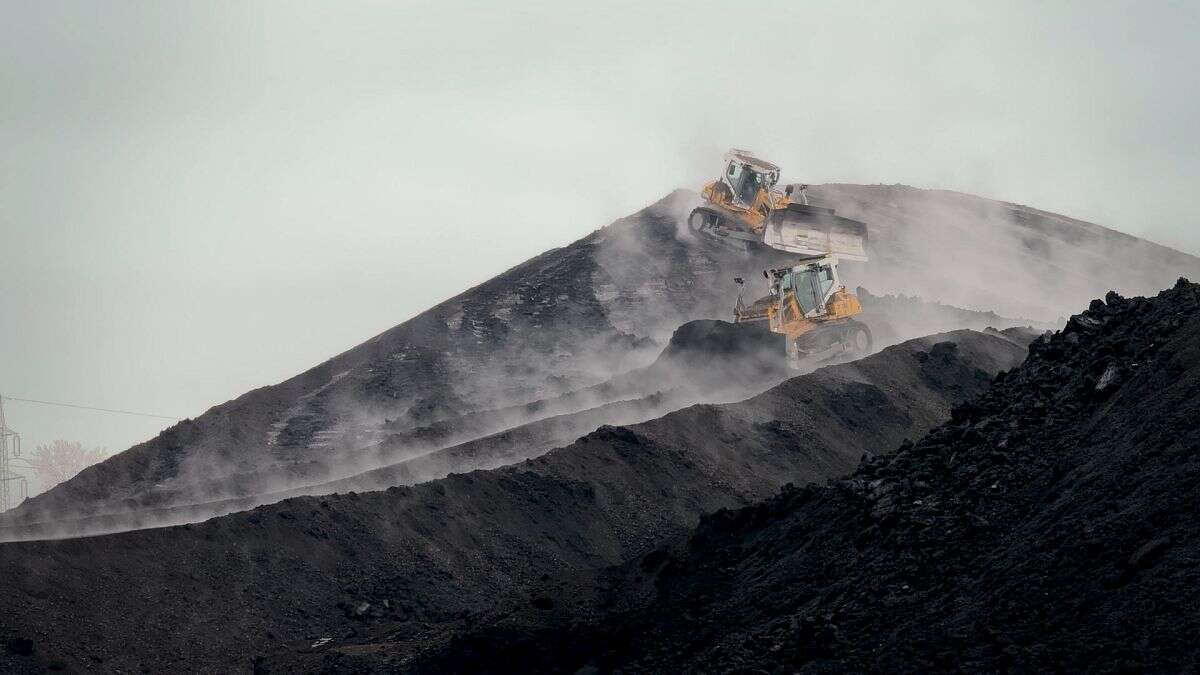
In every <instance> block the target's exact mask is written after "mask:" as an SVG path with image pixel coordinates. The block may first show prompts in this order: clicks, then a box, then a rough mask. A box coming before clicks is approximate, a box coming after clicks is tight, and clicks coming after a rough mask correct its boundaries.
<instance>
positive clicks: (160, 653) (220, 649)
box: [0, 331, 1026, 672]
mask: <svg viewBox="0 0 1200 675" xmlns="http://www.w3.org/2000/svg"><path fill="white" fill-rule="evenodd" d="M1025 352H1026V347H1025V345H1024V344H1023V343H1022V342H1021V340H1020V339H1010V338H1009V337H1008V336H1007V335H1004V334H1000V333H977V332H971V331H959V332H955V333H950V334H945V335H940V336H934V337H930V338H924V339H920V340H913V341H910V342H907V343H904V344H901V345H897V346H895V347H891V348H889V349H887V350H884V351H883V352H881V353H879V354H876V355H873V356H871V357H868V358H866V359H863V360H860V361H856V362H853V363H848V364H843V365H838V366H831V367H828V368H824V369H822V370H819V371H817V372H814V373H811V374H809V375H805V376H801V377H797V378H793V379H790V380H788V381H786V382H784V383H783V384H781V385H779V386H777V387H775V388H772V389H771V390H769V391H767V392H765V393H763V394H761V395H760V396H758V397H755V398H753V399H750V400H748V401H745V402H741V403H735V404H727V405H719V406H715V405H699V406H693V407H690V408H686V409H683V410H680V411H677V412H675V413H672V414H670V415H667V416H665V417H662V418H660V419H657V420H653V421H650V422H646V423H643V424H638V425H634V426H631V427H604V428H601V429H599V430H597V431H596V432H594V433H592V434H589V435H587V436H585V437H583V438H581V439H579V440H578V441H576V442H575V443H573V444H571V445H569V446H566V447H563V448H560V449H557V450H554V451H552V452H550V453H547V454H545V455H544V456H542V457H539V458H537V459H533V460H529V461H526V462H522V463H520V464H516V465H513V466H507V467H504V468H501V469H497V470H492V471H475V472H472V473H469V474H465V475H464V474H455V475H452V476H449V477H447V478H445V479H442V480H437V481H432V482H427V483H422V484H420V485H416V486H412V487H398V488H391V489H389V490H387V491H384V492H373V493H365V494H355V493H350V494H340V495H330V496H327V497H301V498H295V499H289V500H286V501H283V502H280V503H277V504H272V505H269V506H263V507H259V508H257V509H254V510H252V511H246V512H240V513H235V514H231V515H227V516H223V517H220V518H214V519H211V520H208V521H206V522H204V523H199V524H194V525H182V526H177V527H168V528H160V529H148V530H139V531H134V532H125V533H121V534H113V535H104V536H95V537H86V538H77V539H67V540H52V541H32V542H21V543H7V544H0V568H2V569H4V570H5V573H4V574H3V575H0V596H3V597H4V598H5V606H4V607H5V608H4V612H2V613H0V644H10V645H14V646H13V647H12V648H10V649H9V650H7V651H3V650H0V672H38V671H39V670H41V669H46V668H63V669H69V670H80V671H87V670H109V671H123V672H136V671H138V670H139V669H145V670H148V671H151V672H186V671H201V672H229V671H233V670H249V669H250V668H251V667H252V666H253V664H255V663H257V664H258V667H259V669H260V670H261V669H271V670H274V671H276V672H293V671H305V670H312V669H321V668H324V667H325V665H324V664H325V660H326V659H332V660H337V659H339V658H343V657H344V658H346V659H348V660H347V661H346V662H347V663H350V662H352V661H353V660H354V659H355V658H358V657H355V656H351V655H353V654H367V657H363V658H371V659H374V661H372V663H375V664H376V665H380V666H381V667H382V666H386V665H387V664H394V665H395V664H399V665H402V664H403V663H404V662H405V659H407V658H409V656H410V655H411V654H412V653H414V652H418V651H421V650H422V649H428V648H430V647H431V646H435V645H438V644H443V643H444V642H445V640H446V639H449V638H450V637H452V636H454V635H457V634H459V633H461V632H462V631H463V630H466V629H468V628H469V627H470V626H472V625H474V624H475V623H476V622H477V621H479V620H480V619H481V618H482V617H483V616H485V615H490V614H492V613H493V612H499V611H511V609H510V610H503V609H502V608H504V607H509V608H512V607H514V606H515V607H521V606H524V605H525V604H526V603H527V598H526V594H525V591H524V590H523V589H525V588H527V587H528V586H529V585H530V584H533V583H535V582H537V581H538V580H539V579H541V578H542V577H543V576H551V577H553V576H558V575H568V576H569V575H571V574H575V573H581V572H582V571H585V570H588V569H598V568H605V567H608V566H612V565H618V564H620V563H622V562H624V561H627V560H636V559H639V558H641V557H642V556H644V555H646V554H648V553H650V552H651V551H653V550H654V549H656V548H658V547H660V546H661V545H662V544H663V543H664V542H666V541H670V540H672V539H673V538H675V537H679V536H683V535H684V534H685V533H686V532H687V531H688V530H689V529H690V528H692V527H695V525H696V524H697V523H698V522H699V518H700V516H701V515H702V514H704V513H708V512H712V511H715V510H717V509H721V508H728V507H739V506H745V505H748V504H751V503H753V502H755V501H757V500H761V499H764V498H766V497H768V496H770V495H771V494H774V493H775V492H777V491H778V490H779V488H780V487H781V486H782V485H783V484H785V483H788V482H796V483H806V482H809V481H824V480H827V479H828V478H831V477H834V476H839V475H844V474H845V473H846V472H848V471H850V470H852V469H853V468H854V467H855V466H856V465H857V464H858V462H859V459H860V457H861V456H862V454H863V452H864V451H865V450H866V449H867V448H871V447H895V446H896V445H898V444H899V443H900V442H901V441H902V440H903V439H904V438H917V437H919V436H920V435H921V434H923V433H924V432H925V431H927V430H929V429H931V428H933V427H934V426H936V425H937V424H939V423H940V422H941V421H943V420H945V419H946V418H947V416H948V415H949V413H950V410H951V408H952V407H953V406H954V405H956V404H959V403H962V402H963V401H965V400H968V399H970V398H972V397H974V396H977V395H978V394H979V393H981V392H982V391H983V390H984V389H985V388H986V387H987V386H988V384H989V383H990V381H991V378H992V376H993V375H994V374H995V373H997V372H999V371H1001V370H1004V369H1007V368H1011V367H1013V366H1015V365H1016V364H1017V363H1019V362H1020V360H1021V359H1022V358H1024V354H1025ZM81 626H82V627H86V628H84V629H82V630H81V628H80V627H81ZM324 638H329V639H328V640H325V639H324ZM314 645H316V646H314Z"/></svg>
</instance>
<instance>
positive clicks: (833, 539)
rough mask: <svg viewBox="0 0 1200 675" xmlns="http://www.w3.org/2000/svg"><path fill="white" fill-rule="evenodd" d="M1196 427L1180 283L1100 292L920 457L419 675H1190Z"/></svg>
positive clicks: (839, 484)
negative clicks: (518, 670) (1125, 293)
mask: <svg viewBox="0 0 1200 675" xmlns="http://www.w3.org/2000/svg"><path fill="white" fill-rule="evenodd" d="M1198 415H1200V286H1198V285H1196V284H1191V283H1188V282H1186V281H1184V280H1180V282H1179V283H1178V284H1177V285H1176V286H1175V287H1174V288H1172V289H1170V290H1167V291H1164V292H1162V293H1161V294H1159V295H1158V296H1157V297H1154V298H1151V299H1147V298H1131V299H1126V298H1122V297H1121V296H1119V295H1117V294H1115V293H1110V294H1109V295H1108V296H1107V297H1106V298H1105V299H1104V300H1103V301H1101V300H1096V301H1093V302H1092V304H1091V306H1090V307H1089V308H1088V310H1087V311H1085V312H1083V313H1082V314H1079V315H1076V316H1073V317H1071V319H1070V320H1069V322H1068V324H1067V326H1066V327H1065V328H1064V329H1063V330H1062V331H1061V332H1059V333H1057V334H1054V335H1053V336H1052V337H1043V338H1040V339H1038V340H1037V341H1036V342H1034V343H1033V345H1032V346H1031V349H1030V354H1029V358H1028V359H1027V360H1026V362H1025V363H1024V364H1023V365H1022V366H1020V367H1018V368H1016V369H1013V370H1011V371H1009V372H1007V373H1004V374H1001V375H999V376H997V378H996V380H995V383H994V384H993V386H992V387H991V388H990V389H989V390H988V391H987V392H986V393H984V394H983V395H982V396H979V397H977V398H974V399H973V400H971V401H970V402H968V403H965V404H963V405H960V406H957V407H956V408H955V409H954V411H953V412H952V416H951V420H950V421H948V422H947V423H945V424H943V425H942V426H940V427H938V428H936V429H934V430H933V431H931V432H930V433H929V434H928V435H926V436H925V437H924V438H922V439H921V440H919V441H918V442H916V443H904V444H902V445H901V446H900V447H899V449H898V450H897V451H896V452H895V453H894V454H891V455H881V456H876V457H872V458H867V459H864V461H863V462H862V464H861V465H860V466H859V468H858V469H857V471H855V472H854V473H853V474H852V475H851V476H850V477H848V478H846V479H843V480H839V481H836V482H832V483H830V484H829V485H828V486H825V487H817V486H807V487H801V488H798V487H788V488H785V489H784V490H783V491H782V492H781V493H780V494H779V495H778V496H776V497H774V498H771V499H769V500H767V501H765V502H763V503H761V504H757V505H754V506H751V507H749V508H745V509H740V510H732V511H729V510H726V511H720V512H717V513H715V514H713V515H711V516H708V517H706V518H704V519H703V520H702V522H701V524H700V525H699V527H698V528H697V529H696V530H695V531H694V532H693V533H692V534H691V535H690V537H688V538H687V539H686V540H680V541H679V542H677V543H676V544H675V545H673V546H668V547H665V548H663V549H660V550H659V551H657V552H656V553H655V554H653V555H650V556H646V557H644V558H643V559H642V560H640V561H636V562H633V563H630V564H627V565H624V566H621V567H617V568H613V569H610V570H608V571H606V572H603V573H600V574H597V575H594V576H592V577H589V578H587V579H583V580H580V579H563V580H561V581H555V580H551V581H548V582H546V584H545V585H544V586H543V587H541V588H539V589H537V590H536V591H534V592H533V593H532V595H533V596H536V597H545V598H548V599H549V601H552V602H554V603H555V609H554V610H553V611H545V610H537V609H536V608H531V609H526V610H523V611H522V612H518V613H515V614H513V615H509V616H506V617H497V618H494V619H493V620H492V621H491V622H490V623H489V624H487V625H486V626H481V627H478V628H477V629H476V630H475V631H473V632H472V633H470V634H469V635H467V636H464V637H461V638H460V639H458V640H457V641H455V642H454V643H453V644H452V645H450V646H448V647H446V648H444V649H440V650H432V651H431V652H430V653H427V654H426V655H425V657H424V660H423V661H421V667H420V668H418V670H422V669H423V670H426V671H433V670H438V669H446V670H455V669H462V668H483V669H485V670H486V669H488V667H489V666H488V664H498V663H513V662H520V663H524V664H529V667H530V669H532V670H542V671H547V672H575V671H577V670H579V669H581V668H582V669H585V670H587V671H589V672H597V671H601V672H602V671H607V670H611V669H619V670H622V671H625V672H664V671H689V670H704V671H713V672H811V673H818V672H820V673H827V672H845V673H850V672H1192V671H1195V670H1196V669H1197V667H1198V666H1200V646H1197V644H1196V642H1195V635H1197V634H1198V631H1200V613H1198V612H1197V611H1196V608H1197V607H1200V584H1198V583H1197V582H1198V581H1200V572H1198V569H1200V568H1198V567H1197V565H1196V561H1197V560H1198V559H1200V545H1198V544H1197V542H1198V541H1200V526H1198V524H1197V520H1196V513H1197V512H1198V509H1200V492H1197V490H1196V489H1195V486H1196V485H1197V481H1198V480H1200V431H1198V429H1197V426H1196V424H1195V420H1196V419H1197V416H1198ZM545 605H546V601H544V602H543V606H545Z"/></svg>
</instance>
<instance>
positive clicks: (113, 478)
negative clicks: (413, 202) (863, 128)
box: [0, 185, 1200, 523]
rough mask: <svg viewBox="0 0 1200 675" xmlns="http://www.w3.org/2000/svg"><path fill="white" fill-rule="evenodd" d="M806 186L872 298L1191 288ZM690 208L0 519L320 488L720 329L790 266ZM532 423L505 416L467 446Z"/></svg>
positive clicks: (943, 205) (659, 208)
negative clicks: (852, 246) (369, 462)
mask: <svg viewBox="0 0 1200 675" xmlns="http://www.w3.org/2000/svg"><path fill="white" fill-rule="evenodd" d="M810 194H811V195H812V197H813V199H814V200H815V201H817V202H819V203H822V204H825V205H828V206H833V207H835V208H837V209H838V210H839V212H841V213H843V214H844V215H847V216H850V217H854V218H859V219H861V220H863V221H864V222H867V223H869V224H870V227H871V237H870V241H869V244H868V245H869V247H870V255H871V262H870V263H868V264H855V263H846V264H845V268H844V269H843V270H842V272H843V274H842V276H843V279H844V280H845V281H846V283H847V284H849V285H850V286H851V287H853V286H858V285H863V286H866V287H868V288H870V289H872V291H873V292H875V293H878V294H884V295H886V294H897V293H904V294H908V295H917V296H920V297H922V298H924V299H926V300H932V301H940V302H944V303H948V304H952V305H955V306H958V307H965V308H969V309H982V310H995V311H998V312H1000V313H1001V314H1004V315H1006V316H1018V317H1028V318H1031V319H1036V320H1045V321H1054V320H1056V319H1057V318H1058V317H1060V316H1065V315H1066V314H1068V313H1070V312H1072V311H1074V309H1075V308H1076V307H1078V306H1079V305H1080V304H1082V303H1084V302H1086V301H1087V299H1088V298H1092V297H1095V296H1096V295H1098V294H1101V293H1103V292H1104V291H1105V290H1108V289H1112V288H1115V289H1117V290H1119V291H1122V292H1127V293H1147V292H1151V291H1153V290H1157V289H1159V288H1162V287H1164V286H1165V285H1168V284H1170V283H1171V282H1172V281H1173V280H1174V279H1175V278H1176V277H1178V276H1181V275H1192V276H1193V277H1195V276H1200V259H1197V258H1195V257H1193V256H1189V255H1185V254H1183V253H1180V252H1178V251H1173V250H1171V249H1168V248H1165V247H1162V246H1157V245H1154V244H1152V243H1150V242H1146V241H1143V240H1140V239H1136V238H1134V237H1129V236H1127V235H1123V234H1120V233H1118V232H1115V231H1113V230H1108V229H1105V228H1103V227H1099V226H1097V225H1093V224H1090V223H1085V222H1081V221H1078V220H1072V219H1070V218H1066V217H1064V216H1060V215H1056V214H1053V213H1047V212H1044V211H1038V210H1036V209H1031V208H1028V207H1023V206H1018V205H1014V204H1007V203H1004V202H996V201H992V200H987V199H982V198H979V197H972V196H970V195H963V194H956V193H950V192H945V191H937V190H918V189H915V188H909V187H905V186H863V185H822V186H815V187H814V188H813V189H812V190H811V191H810ZM698 199H699V197H698V195H696V194H695V193H691V192H686V191H682V190H681V191H677V192H675V193H672V194H671V195H668V196H667V197H665V198H664V199H662V200H660V201H658V202H656V203H654V204H652V205H650V206H648V207H647V208H645V209H643V210H641V211H639V212H637V213H635V214H632V215H630V216H629V217H626V218H622V219H620V220H618V221H616V222H614V223H612V224H611V225H609V226H607V227H604V228H601V229H599V230H597V231H595V232H593V233H591V234H589V235H587V236H585V237H583V238H581V239H579V240H578V241H575V242H573V243H570V244H568V245H566V246H563V247H561V248H557V249H553V250H550V251H547V252H546V253H544V254H542V255H539V256H537V257H535V258H533V259H531V260H529V261H526V262H524V263H522V264H520V265H518V266H516V267H514V268H512V269H510V270H508V271H506V272H504V273H503V274H500V275H497V276H496V277H495V278H493V279H490V280H488V281H486V282H484V283H482V284H480V285H479V286H476V287H475V288H472V289H469V290H467V291H465V292H463V293H462V294H460V295H458V296H456V297H454V298H450V299H448V300H446V301H445V302H442V303H440V304H438V305H436V306H435V307H432V308H430V309H429V310H428V311H426V312H423V313H422V314H420V315H418V316H416V317H413V318H412V319H410V320H408V321H405V322H404V323H402V324H400V325H398V326H396V327H394V328H392V329H389V330H387V331H385V332H383V333H381V334H379V335H377V336H375V337H373V338H371V339H369V340H367V341H366V342H364V343H362V344H361V345H358V346H357V347H354V348H352V349H349V350H347V351H346V352H344V353H342V354H339V355H337V356H334V357H333V358H331V359H329V360H328V361H325V362H324V363H321V364H318V365H316V366H314V367H313V368H311V369H309V370H307V371H305V372H303V373H301V374H299V375H297V376H295V377H293V378H291V379H289V380H286V381H284V382H281V383H279V384H276V385H272V386H269V387H262V388H260V389H256V390H254V391H251V392H248V393H246V394H244V395H243V396H240V397H238V398H237V399H235V400H232V401H229V402H226V403H223V404H221V405H218V406H215V407H213V408H211V409H210V410H208V411H207V412H206V413H204V414H203V415H200V416H199V417H197V418H195V419H190V420H185V421H183V422H181V423H179V424H177V425H175V426H173V427H171V428H169V429H167V430H165V431H163V432H162V434H160V435H159V436H158V437H156V438H154V439H151V440H149V441H147V442H145V443H143V444H140V445H138V446H135V447H133V448H130V449H129V450H127V451H125V452H122V453H120V454H118V455H116V456H115V457H112V458H110V459H108V460H106V461H105V462H103V463H101V464H99V465H97V466H95V467H91V468H89V469H86V470H84V471H83V472H81V473H80V474H79V475H78V476H76V477H75V478H73V479H71V480H69V481H66V482H64V483H62V484H61V485H59V486H56V487H55V488H53V489H52V490H50V491H48V492H47V493H45V494H44V495H39V496H37V497H34V498H33V499H30V500H28V501H27V502H26V503H25V504H23V505H22V506H20V507H18V509H17V510H16V512H15V513H9V514H4V515H3V516H0V520H4V521H7V522H20V523H28V522H35V521H39V520H62V519H64V518H79V517H90V516H95V515H99V514H109V513H119V512H128V511H140V510H147V509H162V508H168V507H172V506H178V505H189V504H196V503H202V502H206V501H213V500H220V499H227V498H237V497H247V496H252V495H259V494H262V493H265V492H271V491H276V490H280V489H285V488H289V487H295V486H298V485H307V484H313V483H319V482H323V481H327V480H332V479H336V478H340V477H343V476H344V475H345V474H344V473H340V472H341V470H342V468H343V467H345V466H347V465H356V464H359V463H361V461H362V459H363V454H364V452H365V453H368V454H369V453H371V452H373V451H374V450H373V449H374V448H375V447H377V446H378V444H379V443H380V442H382V441H383V440H384V439H385V438H386V437H387V436H389V435H390V434H395V433H403V432H405V431H410V430H416V429H419V428H422V427H426V426H429V425H435V424H437V423H439V422H441V421H444V420H450V419H454V418H461V417H463V416H469V415H471V414H473V413H476V412H479V411H487V410H497V409H501V408H510V409H512V410H513V411H516V410H517V408H514V406H523V405H525V404H527V403H532V402H536V401H541V400H546V399H553V398H555V397H558V396H560V395H562V394H565V393H567V392H572V391H576V390H579V389H582V388H587V387H590V386H592V385H595V384H599V383H603V382H605V381H607V380H609V379H610V378H612V377H613V376H614V375H615V374H617V373H621V372H625V371H628V370H630V369H634V368H639V367H641V366H644V365H646V364H649V363H650V362H652V361H653V359H654V357H655V355H657V354H658V353H659V352H660V351H661V348H662V345H663V344H664V343H665V342H666V339H667V338H668V337H669V336H670V334H671V332H672V331H673V330H675V328H676V327H678V326H679V325H681V324H683V323H685V322H687V321H691V320H695V319H714V318H725V317H728V315H729V311H730V308H731V307H732V306H733V303H734V298H735V296H736V287H735V286H734V285H733V283H732V279H733V278H734V277H738V276H741V277H745V278H747V279H761V271H762V270H763V269H765V268H768V267H773V266H779V265H782V264H784V263H787V262H788V261H789V260H790V258H789V257H788V256H783V255H779V254H775V253H771V252H770V251H762V250H756V251H754V252H753V253H752V254H751V255H746V254H745V253H740V252H736V251H732V250H729V249H728V248H725V247H723V246H721V245H719V244H716V243H714V242H712V241H710V240H707V239H705V240H701V239H697V238H695V237H693V236H692V235H691V234H690V233H689V232H688V231H687V227H686V225H684V222H683V221H684V218H685V217H686V215H687V213H688V212H689V211H690V209H691V208H692V207H693V206H695V204H696V203H697V202H698ZM931 242H935V243H936V245H930V243H931ZM954 327H955V328H962V327H967V326H954ZM947 328H948V327H947ZM947 328H935V327H929V326H926V327H925V328H924V329H922V330H918V331H912V332H908V333H907V334H906V337H912V336H915V335H927V334H930V333H933V332H937V331H939V330H946V329H947ZM182 384H186V383H181V385H182ZM606 402H607V401H606ZM600 403H602V402H595V401H592V402H589V403H588V404H587V407H592V406H595V405H599V404H600ZM569 412H574V411H573V410H561V411H559V412H558V413H556V414H565V413H569ZM525 421H528V420H525V419H521V418H516V419H511V418H506V419H504V420H503V421H502V423H501V425H499V426H487V427H485V428H481V429H478V430H477V431H478V433H477V434H476V435H475V437H478V436H481V435H487V434H490V433H496V432H499V431H502V430H504V429H506V428H509V427H512V426H515V425H517V424H522V423H524V422H525ZM461 440H467V439H461Z"/></svg>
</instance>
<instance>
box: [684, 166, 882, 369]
mask: <svg viewBox="0 0 1200 675" xmlns="http://www.w3.org/2000/svg"><path fill="white" fill-rule="evenodd" d="M779 176H780V171H779V167H778V166H776V165H774V164H772V163H770V162H766V161H763V160H761V159H758V158H757V157H755V156H754V155H753V154H752V153H750V152H748V151H746V150H731V151H729V152H728V153H726V155H725V169H724V171H723V172H722V175H721V177H720V178H718V179H717V180H715V181H713V182H711V183H709V184H708V185H705V186H704V190H703V191H702V193H701V194H702V196H703V198H704V204H702V205H701V206H699V207H697V208H696V209H695V210H693V211H692V213H691V215H690V216H689V217H688V225H689V227H690V228H691V229H692V231H693V232H695V233H696V234H697V236H701V237H706V238H709V239H713V240H717V241H722V242H724V243H731V244H733V245H734V246H735V247H737V248H740V249H742V250H747V251H748V250H750V249H752V248H754V247H757V246H765V247H769V248H772V249H776V250H780V251H786V252H789V253H795V254H797V255H798V256H799V257H800V259H799V260H798V261H797V263H796V264H795V265H793V266H791V267H785V268H780V269H770V270H766V271H764V272H763V276H764V277H765V278H766V280H767V290H768V294H767V295H765V296H763V297H762V298H759V299H758V300H756V301H754V302H753V303H751V304H749V305H747V304H746V303H745V302H744V300H743V297H742V295H743V292H744V291H745V281H744V280H743V279H740V278H739V279H735V281H736V282H737V283H738V285H739V287H740V290H739V292H738V299H737V305H736V306H735V307H734V321H735V322H737V323H747V322H754V321H766V322H768V325H769V326H770V329H771V331H772V332H774V333H779V334H780V335H783V336H784V338H785V340H786V345H787V357H788V365H789V366H791V367H793V368H800V367H801V366H802V364H803V362H804V361H805V360H806V359H808V358H809V357H812V356H816V355H819V354H821V353H823V352H829V351H832V350H839V351H841V352H844V353H849V354H852V355H865V354H867V353H869V352H870V351H871V348H872V346H873V345H872V337H871V331H870V329H869V328H867V326H866V325H865V324H863V323H862V322H861V321H858V320H856V319H855V318H854V317H855V316H857V315H858V314H860V313H862V305H861V304H860V303H859V301H858V298H857V297H856V296H855V295H854V294H853V293H850V292H849V291H847V290H846V287H845V286H844V285H843V284H842V281H841V278H840V276H839V274H838V262H839V260H843V259H844V260H854V261H859V262H866V260H867V248H866V247H867V226H866V225H865V224H864V223H861V222H859V221H857V220H851V219H849V218H844V217H842V216H839V215H837V214H836V213H835V212H834V210H833V209H830V208H824V207H820V206H816V205H813V204H809V203H808V192H807V189H808V186H807V185H789V186H787V187H786V188H785V189H784V190H782V191H780V190H777V189H776V185H777V184H778V183H779Z"/></svg>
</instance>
